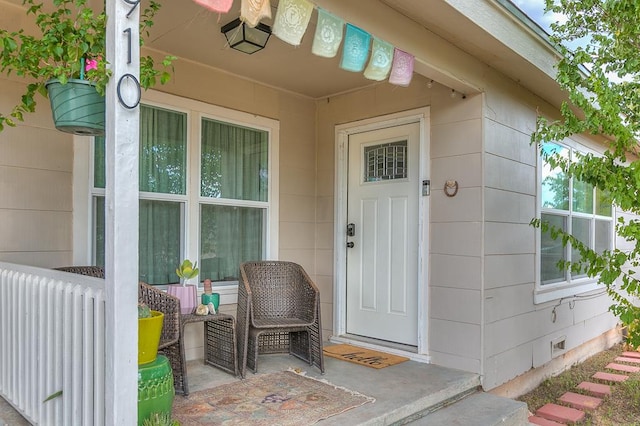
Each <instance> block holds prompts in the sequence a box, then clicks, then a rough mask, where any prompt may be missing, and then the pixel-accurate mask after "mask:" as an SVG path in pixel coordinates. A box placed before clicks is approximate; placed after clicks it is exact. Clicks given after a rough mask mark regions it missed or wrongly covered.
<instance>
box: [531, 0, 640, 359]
mask: <svg viewBox="0 0 640 426" xmlns="http://www.w3.org/2000/svg"><path fill="white" fill-rule="evenodd" d="M546 10H547V11H548V12H553V13H555V14H559V15H563V16H564V17H565V18H566V19H565V20H563V21H562V22H558V23H556V24H553V25H552V30H553V35H552V41H553V42H554V43H555V44H556V46H557V48H558V50H559V51H560V53H561V54H562V59H561V60H560V61H559V63H558V64H557V76H556V81H557V82H558V83H559V84H560V86H561V87H562V89H564V90H565V91H566V93H567V95H568V99H569V100H568V101H567V102H565V103H564V104H563V105H562V106H561V108H560V113H561V117H562V118H561V119H559V120H549V119H547V118H545V117H539V118H538V122H537V131H536V132H535V134H534V135H533V137H532V141H533V142H534V143H536V144H538V145H539V147H540V148H541V152H543V153H544V151H543V150H542V147H543V146H544V144H545V143H547V142H561V141H563V140H564V139H565V138H568V137H570V136H572V135H575V134H590V135H596V136H597V137H599V138H600V139H601V140H602V141H603V146H604V152H603V154H602V155H601V156H600V155H593V154H578V155H577V158H567V157H566V156H565V157H563V156H561V155H559V154H558V153H552V154H550V155H543V159H544V161H546V162H547V163H548V164H549V165H550V166H551V167H554V168H559V169H561V170H562V172H563V173H565V174H566V175H567V176H569V177H572V178H574V179H577V180H579V181H581V182H586V183H588V184H591V185H593V186H594V187H595V188H597V189H599V190H601V191H603V192H604V193H606V194H607V196H609V197H610V198H611V201H612V202H613V204H614V205H615V206H617V207H618V208H619V209H621V210H622V211H624V212H626V214H625V215H620V216H619V217H618V220H617V223H616V227H615V228H616V232H617V235H618V236H619V237H621V238H624V239H625V240H626V241H627V242H628V243H629V247H630V248H628V249H627V250H622V249H620V248H613V249H610V250H604V251H596V250H595V249H593V248H591V247H589V246H588V245H585V244H583V243H582V242H581V241H580V240H579V239H577V238H575V237H574V236H572V235H570V234H569V233H568V232H566V231H565V230H563V229H559V228H557V227H553V226H551V225H550V224H548V223H544V222H543V221H541V220H540V219H535V220H533V221H532V224H533V225H534V226H538V227H540V228H541V231H542V232H549V235H550V236H551V238H553V239H560V240H561V241H562V244H563V245H564V246H565V247H566V246H567V245H570V246H571V248H572V250H574V251H577V252H578V253H579V254H580V258H579V259H571V261H560V262H558V267H559V268H562V269H566V270H571V271H573V272H581V273H586V274H587V275H588V276H589V277H597V278H598V279H599V281H600V282H601V283H602V284H604V285H605V286H606V289H607V293H608V294H609V296H610V297H611V299H612V301H613V303H612V305H611V307H610V310H611V312H613V313H614V314H615V315H616V316H617V317H618V318H619V319H620V321H621V322H622V323H623V324H624V325H627V326H629V330H630V336H629V343H630V344H631V345H633V346H635V347H638V346H640V308H639V307H638V306H637V303H636V302H637V300H638V298H639V296H640V282H639V281H638V279H637V275H636V270H637V268H638V266H639V265H640V221H639V220H638V219H637V218H636V215H640V162H639V161H638V155H637V154H638V136H639V135H640V25H639V22H638V21H639V18H640V3H638V2H625V1H618V0H546ZM569 46H576V47H574V48H570V47H569Z"/></svg>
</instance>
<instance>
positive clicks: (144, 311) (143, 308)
mask: <svg viewBox="0 0 640 426" xmlns="http://www.w3.org/2000/svg"><path fill="white" fill-rule="evenodd" d="M140 318H151V308H149V306H148V305H147V304H146V303H141V302H139V303H138V319H140Z"/></svg>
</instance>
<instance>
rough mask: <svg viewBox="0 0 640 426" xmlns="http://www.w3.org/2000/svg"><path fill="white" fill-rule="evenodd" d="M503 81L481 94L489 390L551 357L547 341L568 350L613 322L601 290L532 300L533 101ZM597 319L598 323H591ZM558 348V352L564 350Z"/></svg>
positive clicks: (485, 355) (486, 381) (534, 247)
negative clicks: (579, 295) (567, 297)
mask: <svg viewBox="0 0 640 426" xmlns="http://www.w3.org/2000/svg"><path fill="white" fill-rule="evenodd" d="M539 102H540V101H539V100H538V99H535V98H533V97H532V96H531V95H530V94H528V93H526V92H524V91H518V90H513V88H509V87H508V83H505V82H500V83H496V87H494V90H490V91H488V94H487V109H486V111H487V117H485V120H484V122H485V123H486V126H485V153H484V159H485V187H484V188H483V195H484V206H485V207H484V213H485V222H484V233H483V235H484V240H483V249H484V253H485V257H484V280H483V284H484V293H483V296H484V300H483V301H482V305H483V311H484V353H483V358H484V377H483V386H484V388H485V389H491V388H494V387H496V386H499V385H501V384H503V383H505V382H507V381H509V380H511V379H513V378H515V377H517V376H519V375H521V374H523V373H525V372H527V371H529V370H530V369H531V368H535V367H539V366H541V365H544V364H545V363H547V362H549V361H550V360H551V359H552V357H553V356H557V355H558V354H557V353H556V354H553V355H552V350H551V341H552V340H555V339H558V338H560V337H562V336H566V348H567V349H566V350H570V349H573V348H575V347H577V346H579V345H581V344H583V343H585V342H587V341H589V340H591V339H593V338H595V337H598V336H599V335H601V334H602V333H604V332H606V331H607V330H609V329H611V328H612V327H614V326H615V321H614V320H613V318H612V316H611V314H609V313H607V308H608V306H609V302H608V299H607V298H606V297H605V296H599V297H595V298H579V299H576V300H575V302H573V303H571V304H570V303H569V300H564V301H563V303H562V304H560V305H559V306H556V305H557V304H558V302H560V300H555V301H551V302H548V303H545V304H538V305H536V304H534V303H533V297H534V291H535V280H536V250H537V242H536V238H537V236H536V235H537V234H536V230H535V229H534V228H533V227H532V226H530V225H529V222H530V221H531V219H532V218H534V217H535V215H536V203H537V199H536V195H537V191H538V189H537V186H538V182H537V148H536V146H534V145H531V143H530V135H531V132H532V131H533V130H534V127H535V120H536V105H535V104H536V103H539ZM594 324H597V326H594ZM566 350H565V351H562V352H561V353H565V352H566Z"/></svg>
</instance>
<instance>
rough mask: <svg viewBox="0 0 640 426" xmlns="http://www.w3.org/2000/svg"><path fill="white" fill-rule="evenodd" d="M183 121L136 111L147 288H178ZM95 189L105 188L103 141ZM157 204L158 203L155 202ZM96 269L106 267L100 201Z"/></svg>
mask: <svg viewBox="0 0 640 426" xmlns="http://www.w3.org/2000/svg"><path fill="white" fill-rule="evenodd" d="M186 126H187V117H186V114H184V113H179V112H175V111H169V110H165V109H162V108H156V107H150V106H146V105H143V106H141V109H140V183H139V184H140V191H141V192H143V193H145V195H144V199H141V200H140V234H139V245H140V247H139V259H140V263H139V268H140V271H139V273H140V277H139V278H140V279H141V280H143V281H145V282H148V283H150V284H167V283H170V282H178V280H179V279H178V276H177V275H176V274H175V269H176V267H177V266H178V264H179V263H180V261H181V252H182V250H181V249H182V239H183V237H182V232H183V225H182V223H183V209H184V207H183V206H184V202H183V201H166V200H162V199H161V198H163V197H164V196H165V194H172V195H186V181H187V179H186V173H187V171H186V158H187V143H186V142H187V136H186V135H187V128H186ZM95 141H96V143H95V155H94V162H95V163H94V166H95V167H94V186H95V187H96V188H104V187H105V174H104V173H105V172H104V171H105V163H104V162H105V147H104V142H105V141H104V138H102V137H100V138H96V139H95ZM154 198H159V199H154ZM95 221H96V225H95V230H96V236H95V239H94V241H96V248H95V252H96V264H97V265H104V232H105V230H104V226H105V218H104V197H101V196H97V197H96V215H95Z"/></svg>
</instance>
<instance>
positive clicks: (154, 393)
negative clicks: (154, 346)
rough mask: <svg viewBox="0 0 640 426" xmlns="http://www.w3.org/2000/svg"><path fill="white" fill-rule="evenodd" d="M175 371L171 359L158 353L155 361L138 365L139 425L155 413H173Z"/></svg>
mask: <svg viewBox="0 0 640 426" xmlns="http://www.w3.org/2000/svg"><path fill="white" fill-rule="evenodd" d="M174 395H175V390H174V389H173V373H172V372H171V364H169V359H168V358H167V357H166V356H164V355H158V357H157V358H156V360H155V361H153V362H149V363H147V364H142V365H139V366H138V425H141V424H142V422H143V421H144V420H145V419H146V418H148V417H149V416H151V414H153V413H159V412H164V413H171V406H172V405H173V396H174Z"/></svg>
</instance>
